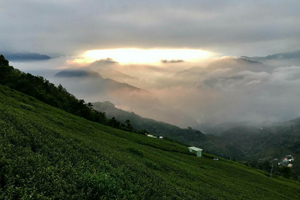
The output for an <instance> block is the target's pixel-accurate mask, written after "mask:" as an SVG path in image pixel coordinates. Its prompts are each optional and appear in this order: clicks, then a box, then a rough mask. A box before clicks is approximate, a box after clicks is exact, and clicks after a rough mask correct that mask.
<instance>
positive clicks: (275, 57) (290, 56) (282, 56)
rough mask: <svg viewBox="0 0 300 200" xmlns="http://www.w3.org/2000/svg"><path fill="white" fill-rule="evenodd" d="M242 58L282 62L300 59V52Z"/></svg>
mask: <svg viewBox="0 0 300 200" xmlns="http://www.w3.org/2000/svg"><path fill="white" fill-rule="evenodd" d="M241 58H245V59H248V60H253V61H264V60H281V59H300V50H298V51H292V52H285V53H276V54H272V55H268V56H257V57H248V56H242V57H241Z"/></svg>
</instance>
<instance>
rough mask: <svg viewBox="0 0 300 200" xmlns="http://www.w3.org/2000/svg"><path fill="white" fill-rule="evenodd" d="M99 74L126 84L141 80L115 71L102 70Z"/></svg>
mask: <svg viewBox="0 0 300 200" xmlns="http://www.w3.org/2000/svg"><path fill="white" fill-rule="evenodd" d="M98 73H100V74H101V75H102V76H103V77H105V78H111V79H114V80H116V81H119V82H126V81H127V80H135V81H137V80H139V78H137V77H133V76H130V75H127V74H124V73H122V72H120V71H118V70H115V69H101V70H98Z"/></svg>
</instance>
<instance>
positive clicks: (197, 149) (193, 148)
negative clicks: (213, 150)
mask: <svg viewBox="0 0 300 200" xmlns="http://www.w3.org/2000/svg"><path fill="white" fill-rule="evenodd" d="M188 149H191V150H194V151H202V149H200V148H198V147H194V146H193V147H188Z"/></svg>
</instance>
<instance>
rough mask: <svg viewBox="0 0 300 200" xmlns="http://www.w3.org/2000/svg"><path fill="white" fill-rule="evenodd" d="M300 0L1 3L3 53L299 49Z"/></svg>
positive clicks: (266, 51)
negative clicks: (166, 49) (118, 49)
mask: <svg viewBox="0 0 300 200" xmlns="http://www.w3.org/2000/svg"><path fill="white" fill-rule="evenodd" d="M299 7H300V2H298V1H292V0H287V1H280V0H272V1H271V0H263V1H259V2H257V1H250V0H247V1H236V0H228V1H221V0H217V1H204V0H197V1H194V0H192V1H184V2H183V1H179V0H172V1H158V0H153V1H134V0H128V1H121V0H115V1H103V0H100V1H99V0H85V1H81V0H72V1H71V0H62V1H56V0H45V1H36V0H26V1H17V0H4V1H1V3H0V18H1V26H0V47H1V49H0V50H1V51H4V50H5V51H28V52H37V53H43V54H48V55H50V56H52V55H57V54H63V55H77V54H79V53H82V52H84V51H87V50H91V49H112V48H129V47H131V48H195V49H199V48H200V49H205V50H209V51H213V52H220V53H221V54H223V55H248V56H253V55H264V54H271V53H277V52H283V51H288V50H296V49H297V48H298V47H299V45H300V41H299V35H300V26H299V18H300V12H299Z"/></svg>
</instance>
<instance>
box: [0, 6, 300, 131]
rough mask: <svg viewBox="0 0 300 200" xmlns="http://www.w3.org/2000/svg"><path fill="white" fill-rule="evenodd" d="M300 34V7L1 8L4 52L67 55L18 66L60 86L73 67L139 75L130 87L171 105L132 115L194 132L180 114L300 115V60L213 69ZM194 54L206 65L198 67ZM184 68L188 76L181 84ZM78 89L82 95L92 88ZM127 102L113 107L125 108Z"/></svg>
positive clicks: (289, 43)
mask: <svg viewBox="0 0 300 200" xmlns="http://www.w3.org/2000/svg"><path fill="white" fill-rule="evenodd" d="M299 36H300V1H299V0H268V1H266V0H261V1H253V0H244V1H240V0H213V1H209V0H195V1H191V0H182V1H179V0H164V1H162V0H149V1H141V0H139V1H138V0H120V1H114V0H109V1H102V0H0V54H1V52H34V53H40V54H46V55H49V56H52V57H55V56H59V55H61V56H60V57H56V58H54V59H50V60H47V61H40V62H30V63H29V62H15V63H14V62H11V64H12V65H13V66H14V67H16V68H18V69H20V70H22V71H29V72H31V73H33V74H35V75H43V76H45V77H46V78H47V79H50V80H51V81H54V83H56V84H58V83H59V82H55V81H56V80H55V79H53V77H54V74H55V73H56V72H57V71H58V70H61V69H63V68H72V69H74V68H84V67H89V68H91V69H93V70H95V71H97V72H99V73H100V72H101V70H103V69H113V70H119V71H121V72H123V73H125V74H128V75H130V76H135V77H137V78H134V79H133V81H132V82H128V76H126V75H125V77H126V78H124V77H123V79H124V80H123V79H122V80H119V81H120V82H126V81H127V83H128V84H133V85H135V86H137V87H140V88H143V89H147V90H148V91H150V92H151V93H152V94H153V95H155V96H156V97H158V99H159V100H160V101H161V102H162V107H161V108H159V109H157V110H154V111H157V112H156V113H155V112H152V114H151V112H149V108H148V106H142V108H143V109H144V110H140V111H139V110H138V108H136V107H134V106H133V107H130V108H129V109H130V110H132V111H134V112H137V113H138V114H140V113H141V115H142V116H145V117H150V118H155V119H158V118H157V117H160V118H159V120H162V121H166V122H169V123H173V124H177V125H180V126H183V127H186V126H190V124H187V123H185V122H184V121H180V120H181V119H180V120H179V122H178V119H177V121H176V119H175V118H176V116H175V117H173V118H174V119H173V118H172V117H170V113H171V115H172V116H173V112H174V111H175V110H177V111H178V112H177V111H176V112H177V113H180V114H181V115H182V116H190V117H192V118H193V119H194V120H197V121H198V122H199V123H202V122H203V123H206V122H211V121H213V122H216V123H219V122H226V121H237V120H239V121H241V120H250V121H251V120H270V121H274V120H275V121H276V120H288V119H293V118H296V117H299V116H300V101H299V95H300V92H299V88H300V66H299V52H298V53H295V54H293V56H294V58H295V59H290V58H288V59H283V60H284V62H280V60H279V59H277V57H276V56H275V59H274V61H273V60H271V61H272V63H271V65H273V66H269V67H268V66H266V65H263V66H261V65H262V64H257V65H258V66H256V67H254V68H253V67H251V66H252V64H253V63H250V64H245V61H241V60H239V61H234V60H231V61H226V60H225V61H224V60H221V61H222V62H221V63H220V64H219V66H217V67H216V65H214V66H213V67H208V68H207V69H204V68H203V67H206V66H207V65H208V64H209V63H210V62H212V61H214V60H218V59H220V58H224V57H228V56H234V57H239V56H243V55H244V56H266V55H270V54H274V53H282V52H291V51H296V50H300V37H299ZM128 48H130V49H131V50H128ZM116 49H118V50H116ZM162 49H163V51H161V50H162ZM187 49H188V51H187ZM92 50H97V51H92ZM182 50H183V51H182ZM87 51H88V52H87ZM109 52H113V53H112V54H108V53H109ZM128 52H129V53H128ZM130 52H131V53H130ZM206 53H207V54H206ZM99 54H103V55H104V56H102V57H97V56H98V55H99ZM87 55H89V57H90V58H93V59H92V60H90V63H89V62H85V59H86V57H88V56H87ZM95 55H96V57H94V56H95ZM194 55H196V57H198V56H201V55H202V56H204V57H203V59H202V58H201V59H200V61H199V62H198V60H197V62H191V60H193V59H194V58H195V56H194ZM207 55H210V56H207ZM149 56H150V57H149ZM205 57H207V59H206V60H205ZM273 57H274V56H273ZM280 59H281V58H280ZM97 60H98V61H97ZM131 60H132V61H134V62H130V61H131ZM94 61H96V62H94ZM140 61H141V62H140ZM152 61H153V62H156V64H153V63H152ZM260 61H262V62H263V63H264V64H270V63H266V61H265V60H264V59H260ZM91 62H94V63H93V64H91ZM226 62H227V64H226ZM228 62H229V63H230V62H232V63H236V64H232V63H230V64H228ZM157 63H158V64H157ZM228 65H229V67H228ZM195 66H197V67H198V68H197V67H196V68H192V69H191V70H187V69H188V68H190V67H195ZM224 66H225V67H224ZM226 66H227V67H226ZM270 67H271V68H270ZM273 67H274V68H273ZM53 69H55V70H53ZM257 69H259V70H257ZM182 70H186V71H183V72H181V73H179V74H177V76H176V73H177V72H179V71H182ZM174 74H175V76H174ZM119 76H120V77H122V76H124V75H120V74H119ZM109 78H112V79H115V78H117V77H109ZM116 80H118V79H116ZM74 87H76V88H77V90H74V91H73V92H74V93H73V94H74V95H77V96H78V95H79V94H80V92H81V91H82V88H81V87H80V85H78V86H74ZM67 89H68V90H69V89H71V88H68V87H67ZM76 92H77V93H76ZM91 93H94V92H91ZM122 94H123V93H122ZM97 95H98V96H97ZM101 95H102V94H101V93H99V94H95V95H94V97H97V98H95V99H92V100H89V101H98V100H99V99H101V98H100V97H101ZM79 97H80V96H79ZM80 98H86V99H89V98H91V96H87V97H85V96H82V97H80ZM121 98H122V95H119V96H118V98H116V99H112V100H111V99H109V100H111V101H112V102H113V103H116V102H118V100H120V99H121ZM141 103H143V102H141ZM118 106H120V107H129V106H128V105H125V104H124V105H118ZM147 109H148V110H147ZM150 111H151V110H150ZM152 111H153V109H152ZM163 112H165V113H166V114H169V115H164V114H163ZM185 118H186V119H189V118H187V117H185Z"/></svg>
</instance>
